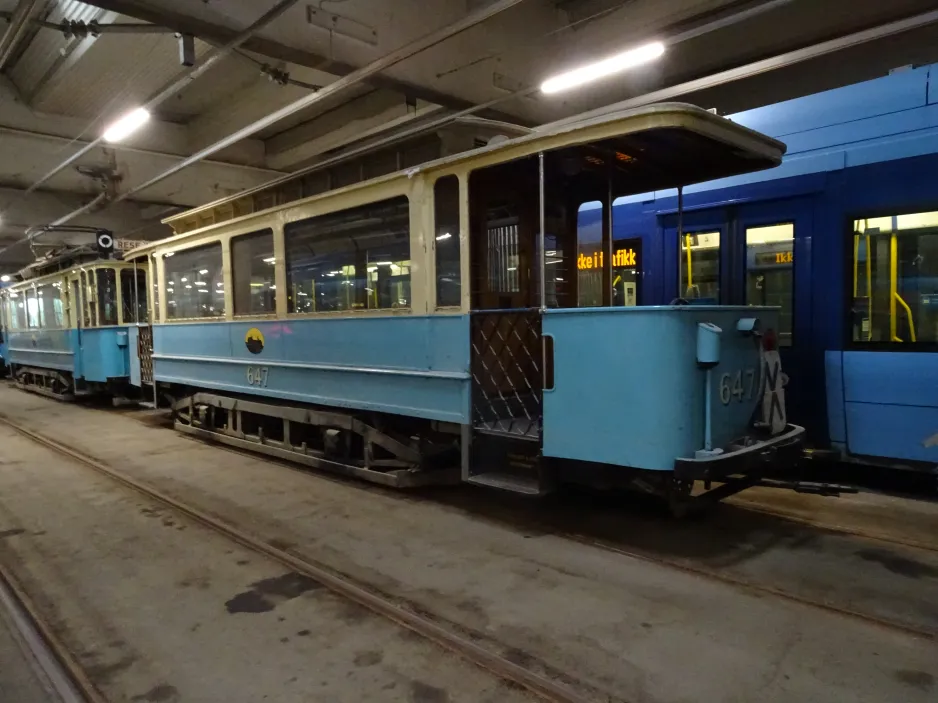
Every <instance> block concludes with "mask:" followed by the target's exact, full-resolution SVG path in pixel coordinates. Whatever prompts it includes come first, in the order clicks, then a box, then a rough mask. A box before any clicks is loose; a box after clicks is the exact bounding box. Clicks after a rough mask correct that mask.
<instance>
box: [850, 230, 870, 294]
mask: <svg viewBox="0 0 938 703" xmlns="http://www.w3.org/2000/svg"><path fill="white" fill-rule="evenodd" d="M866 255H867V256H869V255H870V253H869V251H867V252H866ZM859 259H860V235H859V234H855V235H853V297H854V298H856V297H857V267H858V266H859V265H860V261H859Z"/></svg>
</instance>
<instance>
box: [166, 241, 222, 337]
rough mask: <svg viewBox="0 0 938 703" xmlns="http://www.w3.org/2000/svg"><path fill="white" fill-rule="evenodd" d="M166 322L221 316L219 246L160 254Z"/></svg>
mask: <svg viewBox="0 0 938 703" xmlns="http://www.w3.org/2000/svg"><path fill="white" fill-rule="evenodd" d="M163 269H164V274H165V278H166V319H167V320H185V319H193V318H199V317H224V315H225V291H224V277H223V274H222V256H221V243H220V242H216V243H214V244H207V245H205V246H201V247H196V248H194V249H186V250H185V251H175V252H169V253H168V254H164V255H163Z"/></svg>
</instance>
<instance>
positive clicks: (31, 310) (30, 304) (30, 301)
mask: <svg viewBox="0 0 938 703" xmlns="http://www.w3.org/2000/svg"><path fill="white" fill-rule="evenodd" d="M26 317H27V319H28V321H29V326H30V327H41V326H42V323H41V322H40V318H39V298H38V296H37V295H36V289H35V288H29V289H27V290H26Z"/></svg>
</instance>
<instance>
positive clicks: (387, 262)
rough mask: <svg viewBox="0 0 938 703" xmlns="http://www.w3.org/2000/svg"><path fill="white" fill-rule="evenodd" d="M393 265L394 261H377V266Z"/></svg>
mask: <svg viewBox="0 0 938 703" xmlns="http://www.w3.org/2000/svg"><path fill="white" fill-rule="evenodd" d="M393 263H394V262H393V261H376V262H375V265H376V266H390V265H391V264H393Z"/></svg>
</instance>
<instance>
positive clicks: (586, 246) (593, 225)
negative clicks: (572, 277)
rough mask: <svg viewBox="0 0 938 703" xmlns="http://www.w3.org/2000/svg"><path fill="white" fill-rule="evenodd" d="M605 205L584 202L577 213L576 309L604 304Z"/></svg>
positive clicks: (596, 201) (595, 202)
mask: <svg viewBox="0 0 938 703" xmlns="http://www.w3.org/2000/svg"><path fill="white" fill-rule="evenodd" d="M603 212H604V209H603V204H602V203H601V202H599V201H598V200H594V201H592V202H588V203H583V204H582V205H580V209H579V210H578V211H577V218H576V236H577V261H576V269H577V306H578V307H581V308H591V307H598V306H600V305H602V304H603V266H604V265H605V261H604V260H603V259H604V258H605V256H604V254H603Z"/></svg>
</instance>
